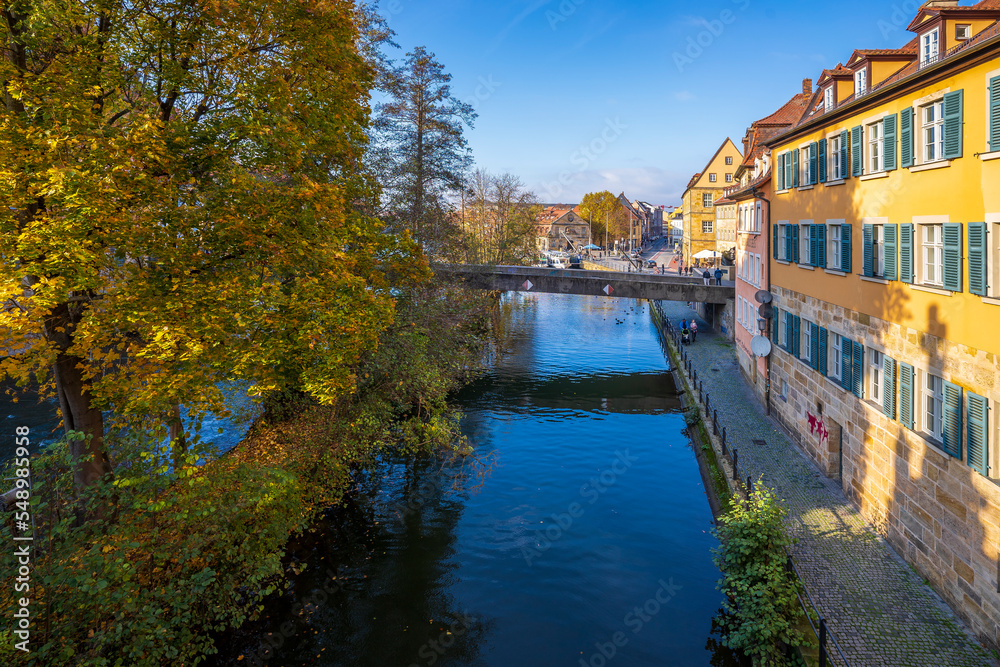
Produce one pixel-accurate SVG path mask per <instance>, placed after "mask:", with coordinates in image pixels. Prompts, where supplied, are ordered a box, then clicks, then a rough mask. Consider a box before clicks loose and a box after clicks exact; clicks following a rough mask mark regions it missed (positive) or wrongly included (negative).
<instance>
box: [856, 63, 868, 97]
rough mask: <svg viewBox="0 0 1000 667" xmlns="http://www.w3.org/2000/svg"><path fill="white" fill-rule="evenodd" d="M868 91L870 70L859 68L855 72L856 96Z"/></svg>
mask: <svg viewBox="0 0 1000 667" xmlns="http://www.w3.org/2000/svg"><path fill="white" fill-rule="evenodd" d="M867 92H868V70H867V69H859V70H858V71H857V72H855V73H854V96H855V97H861V96H862V95H864V94H865V93H867Z"/></svg>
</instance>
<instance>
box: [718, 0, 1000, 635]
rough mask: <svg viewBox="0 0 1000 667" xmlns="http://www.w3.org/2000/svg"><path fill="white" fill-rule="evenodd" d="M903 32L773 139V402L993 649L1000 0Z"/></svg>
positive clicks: (999, 553)
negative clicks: (895, 44)
mask: <svg viewBox="0 0 1000 667" xmlns="http://www.w3.org/2000/svg"><path fill="white" fill-rule="evenodd" d="M908 29H909V30H910V31H911V32H912V33H913V34H914V38H913V39H912V40H911V41H910V42H909V43H908V44H905V45H903V46H902V47H900V48H898V49H879V50H858V51H855V52H854V53H853V54H852V55H851V57H850V58H849V59H848V61H847V62H846V64H838V65H837V67H836V68H834V69H832V70H824V71H823V73H822V76H821V77H820V78H819V79H818V81H817V88H816V90H815V91H812V94H811V96H810V100H809V102H808V105H807V108H806V109H805V110H804V112H803V113H802V115H801V118H799V119H798V120H797V121H796V122H795V123H794V124H793V126H791V127H790V128H789V129H787V130H785V131H783V132H782V133H781V134H780V135H778V136H776V137H772V138H770V139H767V140H766V141H765V142H764V146H765V148H766V149H767V150H768V151H770V154H771V156H773V162H774V169H773V174H772V176H771V186H772V190H773V194H771V195H770V200H771V211H770V234H769V239H768V240H769V241H770V243H769V246H770V253H769V255H770V257H769V278H770V283H771V285H770V291H771V292H772V294H773V295H774V306H775V317H774V319H773V320H772V323H771V326H770V335H771V337H772V342H773V344H774V348H775V349H774V351H773V352H772V354H771V356H770V359H769V362H770V376H771V387H772V391H771V408H772V411H773V412H774V413H775V414H776V415H777V416H778V418H779V419H780V420H781V421H782V422H783V423H784V424H785V425H786V426H787V427H788V428H789V429H790V430H791V431H792V432H793V433H794V434H795V436H796V437H797V438H798V439H799V441H800V443H801V445H802V447H803V449H804V450H805V451H806V452H807V453H808V454H809V455H810V456H811V457H812V458H813V459H814V460H815V462H816V463H817V464H818V465H819V466H820V468H821V469H822V470H824V471H825V472H826V473H827V474H829V475H830V476H832V477H835V478H839V479H840V480H841V483H842V485H843V488H844V491H845V492H846V493H847V494H848V496H849V497H850V498H851V499H852V500H853V501H854V502H856V503H857V504H858V506H859V507H860V508H861V510H862V511H863V512H864V514H865V515H866V516H867V517H868V518H869V519H871V520H872V521H873V522H874V523H875V524H876V525H877V526H878V527H879V529H880V530H881V531H882V532H883V533H884V534H885V535H886V537H887V538H888V539H889V541H890V542H891V543H892V544H893V545H894V546H895V547H896V548H897V550H898V551H899V552H900V553H901V555H903V556H904V557H905V558H906V559H907V560H908V561H909V562H910V563H911V564H912V565H913V566H914V567H915V568H916V569H917V570H918V571H919V572H920V573H921V574H922V575H923V576H924V577H926V578H927V579H928V580H929V581H930V583H931V584H932V585H933V586H934V587H935V588H936V589H937V590H938V591H939V592H940V593H941V594H942V595H943V596H944V597H945V598H946V599H947V600H948V601H949V602H950V603H951V605H952V606H953V607H954V608H955V610H956V611H957V612H958V613H959V614H960V615H961V616H963V618H965V619H966V620H967V621H968V622H969V623H970V625H971V626H972V627H973V628H974V630H975V631H976V632H977V633H978V634H979V636H980V638H981V639H982V640H983V641H984V642H986V643H987V644H989V645H991V646H992V647H994V648H998V647H1000V447H998V443H1000V417H998V416H1000V0H985V1H984V2H979V3H978V4H976V5H974V6H958V3H957V2H930V3H927V4H925V5H924V6H923V7H921V8H920V10H919V11H918V13H917V15H916V17H915V18H914V19H913V21H912V23H910V25H909V26H908ZM732 196H733V195H732V194H731V195H730V197H732Z"/></svg>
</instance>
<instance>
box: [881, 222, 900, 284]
mask: <svg viewBox="0 0 1000 667" xmlns="http://www.w3.org/2000/svg"><path fill="white" fill-rule="evenodd" d="M897 232H898V227H897V225H882V233H883V234H884V235H885V237H884V238H885V272H884V273H883V274H882V277H883V278H885V279H886V280H897V275H896V236H897Z"/></svg>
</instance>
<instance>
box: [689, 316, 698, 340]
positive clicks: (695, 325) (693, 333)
mask: <svg viewBox="0 0 1000 667" xmlns="http://www.w3.org/2000/svg"><path fill="white" fill-rule="evenodd" d="M690 329H691V342H692V343H693V342H695V341H696V340H698V323H697V322H695V321H694V320H691V327H690Z"/></svg>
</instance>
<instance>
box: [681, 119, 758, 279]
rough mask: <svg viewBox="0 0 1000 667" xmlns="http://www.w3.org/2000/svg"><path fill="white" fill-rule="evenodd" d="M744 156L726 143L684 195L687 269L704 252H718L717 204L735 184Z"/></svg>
mask: <svg viewBox="0 0 1000 667" xmlns="http://www.w3.org/2000/svg"><path fill="white" fill-rule="evenodd" d="M742 161H743V154H742V153H740V150H739V149H738V148H737V147H736V144H734V143H733V142H732V140H731V139H728V138H727V139H726V140H725V141H724V142H723V143H722V145H721V146H719V150H717V151H716V152H715V155H714V156H713V157H712V159H711V160H709V161H708V164H707V165H705V168H704V169H703V170H702V171H700V172H698V173H697V174H695V175H694V176H693V177H692V178H691V180H690V181H689V182H688V185H687V189H686V190H685V191H684V197H683V199H682V204H681V210H682V211H683V214H684V239H683V248H684V265H685V266H691V265H692V260H691V256H692V255H694V254H697V253H698V252H700V251H702V250H715V245H716V234H715V207H714V203H715V200H716V199H718V198H719V197H721V196H722V192H723V190H725V189H726V188H730V187H732V186H733V185H734V184H735V179H734V176H733V175H734V174H735V173H736V168H737V167H739V165H740V163H741V162H742Z"/></svg>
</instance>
